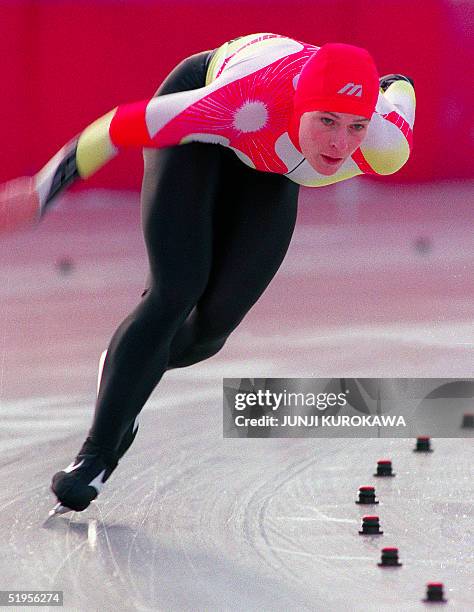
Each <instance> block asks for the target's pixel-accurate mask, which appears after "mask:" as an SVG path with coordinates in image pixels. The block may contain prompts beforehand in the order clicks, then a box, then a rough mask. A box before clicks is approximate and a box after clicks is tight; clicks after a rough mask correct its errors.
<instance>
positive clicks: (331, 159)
mask: <svg viewBox="0 0 474 612" xmlns="http://www.w3.org/2000/svg"><path fill="white" fill-rule="evenodd" d="M321 157H322V158H323V160H324V161H325V162H326V163H327V164H331V165H332V166H334V165H335V164H338V163H339V162H340V161H342V157H329V155H324V154H323V153H321Z"/></svg>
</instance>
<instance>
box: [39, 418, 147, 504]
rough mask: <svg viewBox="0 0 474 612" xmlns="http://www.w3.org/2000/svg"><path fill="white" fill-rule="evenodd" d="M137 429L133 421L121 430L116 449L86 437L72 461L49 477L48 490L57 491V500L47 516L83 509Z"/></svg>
mask: <svg viewBox="0 0 474 612" xmlns="http://www.w3.org/2000/svg"><path fill="white" fill-rule="evenodd" d="M137 431H138V425H137V424H136V421H135V423H132V424H131V425H130V427H129V428H128V430H127V432H126V433H125V434H124V436H123V438H122V441H121V443H120V445H119V447H118V449H117V451H116V452H115V453H111V452H110V451H109V452H106V451H104V450H103V449H102V448H100V447H99V446H98V445H97V444H95V443H94V442H92V440H91V439H90V438H89V437H87V439H86V441H85V442H84V444H83V445H82V448H81V450H80V451H79V453H78V454H77V456H76V458H75V459H74V461H73V462H72V463H71V464H69V465H68V466H67V467H66V468H64V469H63V470H61V471H59V472H56V474H54V476H53V478H52V481H51V491H52V492H53V493H54V494H55V495H56V497H57V499H58V503H57V504H56V505H55V507H54V508H53V509H52V510H51V512H50V516H53V515H54V514H63V513H65V512H69V511H71V510H74V511H76V512H80V511H82V510H85V509H86V508H87V507H88V506H89V504H90V503H91V501H92V500H94V499H95V498H96V497H97V496H98V494H99V493H100V492H101V490H102V488H103V486H104V484H105V482H106V481H107V480H108V479H109V478H110V476H111V474H112V472H113V471H114V470H115V468H116V467H117V465H118V462H119V459H120V458H121V457H122V456H123V455H124V454H125V452H126V451H127V450H128V448H129V447H130V446H131V444H132V442H133V440H134V439H135V436H136V435H137Z"/></svg>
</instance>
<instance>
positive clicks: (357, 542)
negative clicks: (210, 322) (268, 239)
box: [0, 181, 474, 612]
mask: <svg viewBox="0 0 474 612" xmlns="http://www.w3.org/2000/svg"><path fill="white" fill-rule="evenodd" d="M351 183H356V184H357V182H356V181H351ZM352 189H353V192H351V188H350V187H349V188H348V187H347V186H345V187H344V189H342V188H341V189H340V190H339V191H338V189H337V186H333V188H332V189H324V190H321V191H318V190H313V191H318V193H317V194H311V196H309V195H308V191H309V190H308V191H304V190H303V193H302V196H301V204H300V210H299V219H298V224H297V227H296V230H295V234H294V237H293V241H292V243H291V246H290V249H289V252H288V254H287V257H286V259H285V261H284V263H283V265H282V267H281V269H280V270H279V272H278V274H277V275H276V277H275V278H274V279H273V281H272V283H271V284H270V286H269V287H268V289H267V291H266V292H265V293H264V295H263V296H262V298H261V299H260V301H259V302H258V303H257V304H256V305H255V307H254V308H253V309H252V310H251V311H250V313H249V314H248V315H247V317H246V318H245V319H244V321H243V322H242V324H241V325H240V327H239V328H238V329H237V330H236V331H235V332H234V334H233V335H231V337H230V338H229V340H228V342H227V344H226V346H225V347H224V349H223V350H222V351H221V352H220V353H218V354H217V355H216V356H215V357H213V358H211V359H209V360H207V361H205V362H202V363H200V364H197V365H194V366H192V367H189V368H185V369H180V370H174V371H171V372H168V373H166V374H165V376H164V378H163V379H162V381H161V383H160V384H159V386H158V388H157V389H156V390H155V392H154V394H153V396H152V398H151V399H150V401H149V402H148V404H147V405H146V407H145V409H144V410H143V412H142V413H141V416H140V431H139V433H138V437H137V440H136V441H135V443H134V445H133V446H132V448H131V449H130V451H129V452H128V453H127V455H126V456H125V457H124V458H123V459H122V461H121V463H120V465H119V467H118V469H117V470H116V472H115V473H114V475H113V476H112V478H111V479H110V481H108V483H107V484H106V486H105V488H104V491H103V492H102V494H101V495H100V497H99V498H98V500H97V501H96V502H94V503H93V504H92V505H91V506H90V508H89V509H87V510H86V511H85V512H82V513H70V514H66V515H64V516H58V517H55V518H54V519H53V520H50V521H47V522H45V521H46V518H47V515H48V511H49V510H50V509H51V508H52V506H53V505H54V503H55V498H54V496H53V494H52V493H51V492H50V490H49V484H50V480H51V476H52V474H53V473H54V472H56V471H58V470H59V469H61V468H63V467H65V466H66V465H68V464H69V463H70V461H71V460H72V459H73V458H74V456H75V454H76V453H77V451H78V449H79V447H80V445H81V443H82V441H83V439H84V437H85V435H86V432H87V429H88V427H89V426H90V423H91V419H92V413H93V404H94V397H95V386H96V379H97V365H98V360H99V356H100V353H101V352H102V351H103V350H104V349H105V348H106V347H107V344H108V341H109V339H110V337H111V335H112V333H113V332H114V330H115V328H116V327H117V325H118V324H119V323H120V321H121V320H122V319H123V318H124V317H125V316H126V315H127V314H128V313H129V311H130V310H131V309H132V308H134V306H135V305H136V303H137V302H138V300H139V296H140V293H141V291H142V289H143V287H144V283H145V279H146V272H147V270H146V259H145V248H144V245H143V242H142V238H141V234H140V225H139V210H138V196H137V195H136V194H130V195H127V194H123V193H117V194H110V193H101V192H80V193H78V194H75V195H68V196H66V197H65V198H63V200H62V202H61V205H60V206H59V207H58V208H57V209H56V210H55V211H53V212H52V213H51V214H50V215H49V217H48V218H47V219H46V220H45V221H44V223H43V224H42V225H41V226H40V227H39V228H38V229H37V230H35V231H33V232H27V233H21V234H17V235H14V236H7V237H2V240H1V243H0V275H1V283H0V349H1V350H0V359H1V372H0V376H1V377H0V392H1V395H0V401H1V417H2V418H1V419H0V475H1V480H0V482H1V487H0V511H1V513H0V538H1V541H2V553H3V554H2V555H1V561H0V574H1V587H0V589H2V590H62V591H63V592H64V609H66V610H80V611H92V610H97V611H104V610H107V611H108V610H110V611H112V610H114V611H117V610H127V611H128V610H160V611H161V610H162V611H168V610H170V611H182V612H184V611H188V610H189V611H196V610H222V611H224V610H229V611H230V610H232V611H237V610H239V611H250V610H255V611H257V610H258V611H262V610H268V611H288V610H298V611H300V610H301V611H302V610H309V611H317V612H319V611H324V612H326V611H328V612H330V611H342V610H350V611H361V612H362V611H364V612H366V611H371V612H383V611H406V610H423V609H426V608H427V607H430V608H433V606H434V607H440V606H441V604H440V606H437V605H436V604H429V605H428V604H425V603H423V602H422V601H421V600H422V599H423V597H424V596H425V585H426V583H427V582H429V581H441V582H443V583H444V585H445V596H446V598H447V599H448V602H447V603H446V604H442V606H443V609H447V610H453V611H454V610H456V611H466V612H467V611H468V610H472V609H474V581H473V575H474V521H473V518H474V510H473V502H474V469H473V465H474V461H473V440H472V438H470V439H468V438H466V439H452V438H446V439H442V438H440V439H436V440H434V441H433V448H434V452H433V453H431V454H416V453H413V452H412V448H413V446H414V441H413V440H411V439H399V440H387V439H385V440H383V439H359V440H358V439H353V440H347V439H346V440H341V439H339V440H337V439H335V440H331V439H324V440H322V439H319V440H311V439H223V437H222V378H223V377H291V376H295V377H313V376H314V377H325V376H329V377H332V376H345V377H357V376H360V377H363V376H367V377H384V376H386V377H442V378H447V377H466V378H472V377H473V367H472V364H473V357H474V351H473V347H474V326H473V320H474V315H473V312H474V282H473V276H472V271H473V265H474V233H473V231H472V184H459V185H454V186H453V185H448V184H441V185H433V184H429V185H427V186H425V187H422V186H411V187H400V188H398V189H386V188H385V189H383V188H382V186H381V185H380V182H379V183H378V184H375V185H370V184H369V185H364V186H363V187H361V186H354V187H352ZM310 199H311V201H310ZM469 200H471V202H470V201H469ZM357 203H358V204H357ZM315 207H316V209H317V211H318V212H316V213H315ZM317 207H319V208H317ZM236 291H238V287H236ZM381 457H389V458H391V459H392V461H393V465H394V471H395V472H396V474H397V475H396V477H395V478H391V479H377V478H373V476H372V475H373V472H374V471H375V467H376V462H377V460H378V459H380V458H381ZM369 484H373V485H375V486H376V490H377V497H378V499H379V500H380V504H379V505H378V506H376V507H375V508H376V510H373V508H374V507H372V506H367V507H364V506H357V505H356V504H355V503H354V500H355V499H356V494H357V490H358V488H359V486H361V485H369ZM373 512H375V513H376V514H378V515H379V516H380V521H381V528H382V530H383V531H384V534H383V535H380V536H360V535H359V533H358V531H359V529H360V523H361V517H362V516H363V515H364V514H372V513H373ZM385 546H397V547H398V548H399V551H400V561H401V562H402V563H403V566H402V567H399V568H380V567H378V566H377V563H378V561H379V560H380V550H381V548H382V547H385ZM8 609H12V610H13V609H16V608H8ZM18 609H20V608H18ZM21 609H23V608H21ZM51 609H53V608H51Z"/></svg>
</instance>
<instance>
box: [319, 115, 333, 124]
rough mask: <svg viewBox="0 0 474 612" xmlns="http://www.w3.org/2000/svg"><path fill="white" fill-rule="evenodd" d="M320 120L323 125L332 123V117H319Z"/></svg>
mask: <svg viewBox="0 0 474 612" xmlns="http://www.w3.org/2000/svg"><path fill="white" fill-rule="evenodd" d="M321 121H322V122H323V123H324V125H331V124H332V123H334V119H329V117H321ZM326 121H329V123H326Z"/></svg>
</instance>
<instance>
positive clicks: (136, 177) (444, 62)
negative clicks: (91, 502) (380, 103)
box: [0, 0, 474, 189]
mask: <svg viewBox="0 0 474 612" xmlns="http://www.w3.org/2000/svg"><path fill="white" fill-rule="evenodd" d="M473 14H474V10H473V3H472V2H470V1H468V0H465V1H462V0H456V2H447V1H442V0H424V2H422V3H420V4H418V5H417V4H416V3H414V2H413V0H398V1H392V0H384V1H383V2H381V3H375V2H372V1H370V0H318V1H317V2H315V1H314V0H313V1H310V0H300V1H294V2H287V1H286V2H283V1H275V0H272V1H267V0H260V1H259V2H258V3H257V2H250V1H240V2H235V1H232V0H228V1H225V0H220V1H217V0H216V1H215V2H213V1H212V0H200V1H199V2H191V1H189V2H188V1H176V0H175V1H173V2H172V1H160V2H152V1H148V2H146V1H134V2H123V1H122V2H120V1H118V0H115V1H113V0H109V1H102V2H88V1H83V2H78V1H75V2H70V1H69V0H66V1H64V0H63V1H51V0H41V1H36V2H35V1H29V2H28V1H20V2H1V3H0V57H1V66H2V76H3V87H2V92H3V95H2V96H1V98H0V130H1V134H2V163H1V165H0V181H2V180H6V179H8V178H13V177H14V176H18V175H20V174H32V173H34V172H36V171H37V170H39V168H40V167H41V166H42V165H43V164H44V163H45V162H46V161H47V160H48V159H49V158H50V157H51V156H52V155H53V154H54V153H55V152H56V151H57V150H58V149H59V148H60V147H61V146H62V145H63V144H64V143H65V142H66V141H68V140H69V139H70V138H71V137H73V136H74V135H75V134H76V133H77V132H79V131H81V130H82V129H83V128H84V127H85V126H86V125H87V124H88V123H90V122H91V121H93V120H94V119H95V118H97V117H98V116H100V115H102V114H104V113H105V112H107V111H109V110H110V109H111V108H113V107H114V106H116V105H117V104H120V103H123V102H131V101H134V100H139V99H143V98H148V97H150V96H151V95H152V94H153V92H154V91H155V89H156V88H157V86H158V85H159V83H160V82H161V81H162V79H163V78H164V77H165V76H166V74H167V73H168V72H169V71H170V70H171V69H172V68H173V67H174V65H175V64H177V63H178V62H179V61H180V60H181V59H183V58H184V57H185V56H187V55H190V54H191V53H197V52H199V51H202V50H205V49H212V48H215V47H216V46H218V45H219V44H221V43H223V42H224V41H226V40H228V39H230V38H233V37H235V36H239V35H242V34H248V33H252V32H262V31H267V32H277V33H281V34H286V35H289V36H293V37H295V38H298V39H300V40H306V41H308V42H313V43H315V44H317V45H321V44H324V43H325V42H329V41H339V42H348V43H352V44H357V45H360V46H363V47H366V48H367V49H369V51H370V52H371V53H372V54H373V56H374V58H375V60H376V63H377V66H378V69H379V73H380V74H386V73H389V72H401V73H406V74H408V75H409V76H411V77H412V78H413V79H414V81H415V88H416V95H417V116H416V123H415V133H414V134H415V141H414V153H413V156H412V158H411V159H410V160H409V162H408V164H407V165H406V166H405V167H404V168H403V169H402V170H401V171H400V172H399V173H398V174H397V175H394V176H393V177H389V178H386V177H385V178H383V179H378V178H375V179H370V180H375V181H377V180H384V181H387V180H389V181H400V180H404V181H415V180H416V181H430V180H436V179H451V178H470V177H472V176H473V161H472V160H473V159H474V155H473V153H474V151H473V141H474V138H473V135H474V127H473V126H474V121H473V120H474V117H473V114H474V113H473V105H472V85H471V82H472V77H471V75H472V65H473V63H474V57H473V55H474V54H473V46H474V43H473V36H472V34H473V32H474V25H473ZM141 169H142V162H141V154H140V153H139V152H138V151H136V152H126V153H123V154H122V155H121V156H119V158H117V159H115V160H114V161H113V162H112V163H111V164H109V165H108V166H107V167H106V168H104V169H103V170H101V171H100V172H98V173H97V174H96V175H95V176H94V177H92V178H91V179H90V180H89V181H88V182H87V186H89V187H92V186H94V187H111V188H126V189H137V188H139V186H140V176H141Z"/></svg>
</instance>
